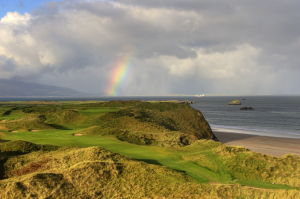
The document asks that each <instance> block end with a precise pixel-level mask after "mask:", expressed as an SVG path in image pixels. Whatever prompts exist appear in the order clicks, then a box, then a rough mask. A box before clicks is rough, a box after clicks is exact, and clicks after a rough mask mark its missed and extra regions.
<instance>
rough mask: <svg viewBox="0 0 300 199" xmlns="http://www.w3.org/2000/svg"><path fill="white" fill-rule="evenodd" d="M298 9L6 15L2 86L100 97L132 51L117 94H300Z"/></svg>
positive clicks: (73, 5) (78, 7)
mask: <svg viewBox="0 0 300 199" xmlns="http://www.w3.org/2000/svg"><path fill="white" fill-rule="evenodd" d="M299 4H300V2H299V3H298V2H295V1H289V2H282V1H272V2H271V1H270V0H267V1H264V2H261V1H251V2H249V1H239V2H236V1H221V0H213V1H211V0H210V1H208V0H201V1H196V0H187V1H177V0H172V1H170V0H164V1H158V0H152V1H146V0H138V1H137V0H115V1H79V0H77V1H68V0H65V1H58V2H56V1H53V2H49V3H47V4H45V5H44V6H43V7H39V8H37V9H36V10H35V12H34V13H32V14H28V13H26V14H24V15H22V14H19V13H17V12H14V13H12V12H8V13H7V15H6V16H5V17H3V18H2V19H1V21H0V35H1V37H0V69H1V74H0V78H13V77H15V76H18V77H20V78H23V79H24V80H34V81H36V82H39V83H47V84H54V85H59V86H63V85H65V86H68V87H71V88H74V89H78V90H80V91H88V92H99V91H105V90H107V87H108V86H109V82H110V79H111V74H112V73H113V71H114V69H115V66H116V64H117V63H119V61H120V60H122V58H123V57H124V56H126V55H127V54H128V51H131V49H133V51H134V52H133V54H134V56H133V58H132V59H133V63H134V64H133V66H132V72H131V74H130V78H129V79H128V81H127V82H126V83H124V85H123V87H122V89H121V90H120V94H124V95H125V94H127V95H133V94H134V95H138V94H151V95H155V94H172V93H186V94H194V93H228V94H229V93H230V94H232V93H236V94H251V93H258V94H259V93H271V94H272V93H273V94H276V93H300V89H299V88H298V87H297V86H294V85H297V84H298V85H299V83H300V82H299V81H300V80H298V76H299V74H300V72H299V65H300V58H299V56H298V55H299V53H300V30H299V28H297V27H299V26H300V21H299V20H298V19H299V17H300V16H299V15H300V14H299V12H298V11H297V9H296V8H297V7H299V6H300V5H299ZM270 5H272V6H270ZM32 77H35V78H32Z"/></svg>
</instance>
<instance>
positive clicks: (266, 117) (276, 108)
mask: <svg viewBox="0 0 300 199" xmlns="http://www.w3.org/2000/svg"><path fill="white" fill-rule="evenodd" d="M235 99H238V100H240V101H241V103H242V105H228V103H229V102H231V101H233V100H235ZM243 99H245V100H243ZM38 100H39V101H72V100H74V101H76V100H103V101H110V100H158V101H160V100H190V101H195V102H196V103H195V104H192V105H191V106H192V107H193V108H195V109H198V110H200V111H201V112H202V113H203V115H204V117H205V119H206V120H207V121H208V122H209V124H210V126H211V127H212V128H213V130H221V131H230V132H236V133H238V132H239V133H248V134H257V135H265V136H276V137H293V138H300V96H204V97H194V96H131V97H89V98H84V97H80V98H68V97H53V98H49V97H47V98H43V97H41V98H36V97H35V98H0V102H1V101H38ZM243 106H247V107H249V106H250V107H252V108H254V110H240V108H241V107H243Z"/></svg>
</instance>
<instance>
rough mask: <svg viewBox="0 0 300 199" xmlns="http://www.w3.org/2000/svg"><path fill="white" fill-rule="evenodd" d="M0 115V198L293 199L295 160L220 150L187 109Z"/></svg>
mask: <svg viewBox="0 0 300 199" xmlns="http://www.w3.org/2000/svg"><path fill="white" fill-rule="evenodd" d="M0 116H1V117H0V190H1V192H0V198H143V197H148V198H163V197H166V198H172V197H174V198H299V197H300V180H299V179H300V158H299V157H298V156H295V155H291V154H289V155H285V156H282V157H280V158H277V157H273V156H268V155H263V154H260V153H254V152H252V151H250V150H248V149H246V148H244V147H233V146H226V145H223V144H221V143H220V142H218V141H217V140H216V138H215V136H214V135H213V133H212V131H211V129H210V127H209V124H208V123H207V122H206V120H205V119H204V117H203V115H202V114H201V112H200V111H197V110H195V109H193V108H192V107H190V106H189V105H187V104H178V103H170V102H164V103H159V102H154V103H149V102H141V101H111V102H97V101H88V102H53V103H51V102H31V103H30V102H25V103H22V102H17V103H12V102H9V103H2V104H1V106H0ZM74 134H76V135H81V136H73V135H74Z"/></svg>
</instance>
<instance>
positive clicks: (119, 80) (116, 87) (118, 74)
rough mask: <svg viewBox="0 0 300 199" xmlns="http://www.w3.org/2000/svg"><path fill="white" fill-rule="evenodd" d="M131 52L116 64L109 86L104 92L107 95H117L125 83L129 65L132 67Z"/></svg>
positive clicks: (129, 68)
mask: <svg viewBox="0 0 300 199" xmlns="http://www.w3.org/2000/svg"><path fill="white" fill-rule="evenodd" d="M132 58H133V53H129V54H128V55H127V56H125V57H124V58H123V59H122V60H121V61H119V62H118V64H116V66H115V68H114V70H113V74H112V76H111V78H110V83H109V87H108V89H107V91H106V94H107V95H109V96H118V95H119V94H120V90H121V89H122V88H123V87H124V86H125V85H126V82H127V80H128V77H129V74H130V71H131V67H132Z"/></svg>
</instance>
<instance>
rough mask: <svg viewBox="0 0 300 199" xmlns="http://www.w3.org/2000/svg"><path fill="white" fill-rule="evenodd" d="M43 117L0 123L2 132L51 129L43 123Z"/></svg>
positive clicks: (36, 116)
mask: <svg viewBox="0 0 300 199" xmlns="http://www.w3.org/2000/svg"><path fill="white" fill-rule="evenodd" d="M45 120H46V119H45V117H44V116H42V115H29V116H26V117H23V118H19V119H15V120H8V121H5V122H1V123H0V127H1V128H2V129H4V130H11V131H15V130H24V131H27V130H32V129H39V130H40V129H51V128H52V127H51V126H50V125H48V124H46V123H45Z"/></svg>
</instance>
